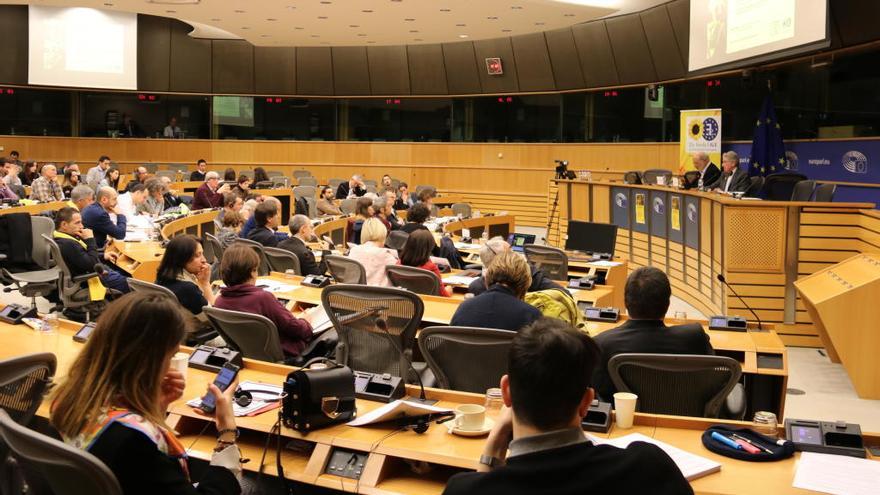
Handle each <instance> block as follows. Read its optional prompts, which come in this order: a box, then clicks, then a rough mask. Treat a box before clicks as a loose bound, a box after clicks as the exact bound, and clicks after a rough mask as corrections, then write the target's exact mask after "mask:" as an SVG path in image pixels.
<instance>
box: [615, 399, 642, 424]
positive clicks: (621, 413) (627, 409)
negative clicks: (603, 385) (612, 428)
mask: <svg viewBox="0 0 880 495" xmlns="http://www.w3.org/2000/svg"><path fill="white" fill-rule="evenodd" d="M638 399H639V396H638V395H636V394H631V393H629V392H617V393H616V394H614V417H615V419H616V421H617V427H618V428H623V429H628V428H632V425H633V417H634V416H635V414H636V401H637V400H638Z"/></svg>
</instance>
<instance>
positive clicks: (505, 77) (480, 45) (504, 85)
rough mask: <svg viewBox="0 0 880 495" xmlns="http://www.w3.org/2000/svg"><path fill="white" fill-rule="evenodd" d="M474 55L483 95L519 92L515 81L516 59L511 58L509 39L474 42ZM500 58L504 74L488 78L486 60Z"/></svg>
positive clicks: (511, 48)
mask: <svg viewBox="0 0 880 495" xmlns="http://www.w3.org/2000/svg"><path fill="white" fill-rule="evenodd" d="M474 55H475V56H476V63H477V73H478V74H479V76H480V85H481V86H482V88H483V93H515V92H517V91H519V90H520V89H519V81H518V80H517V71H516V59H515V58H514V56H513V46H512V45H511V43H510V38H495V39H490V40H479V41H474ZM491 57H500V58H501V65H502V67H503V69H504V73H503V74H502V75H500V76H490V75H489V73H488V71H487V69H486V59H487V58H491Z"/></svg>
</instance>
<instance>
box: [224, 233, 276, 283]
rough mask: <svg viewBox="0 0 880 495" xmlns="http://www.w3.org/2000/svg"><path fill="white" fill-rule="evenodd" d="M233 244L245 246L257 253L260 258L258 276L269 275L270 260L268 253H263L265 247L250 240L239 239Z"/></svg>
mask: <svg viewBox="0 0 880 495" xmlns="http://www.w3.org/2000/svg"><path fill="white" fill-rule="evenodd" d="M233 244H244V245H245V246H247V247H249V248H251V249H253V250H254V251H256V253H257V255H258V256H259V257H260V267H259V268H258V270H257V275H259V276H261V277H264V276H266V275H268V274H269V270H270V267H269V260H267V259H266V252H265V251H263V245H262V244H260V243H259V242H257V241H252V240H250V239H242V238H238V239H236V240H235V242H234V243H233Z"/></svg>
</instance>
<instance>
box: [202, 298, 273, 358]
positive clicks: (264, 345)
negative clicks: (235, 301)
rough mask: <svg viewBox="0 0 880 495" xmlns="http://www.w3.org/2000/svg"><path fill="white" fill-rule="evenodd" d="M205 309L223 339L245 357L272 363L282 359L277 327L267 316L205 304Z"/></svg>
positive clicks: (206, 314)
mask: <svg viewBox="0 0 880 495" xmlns="http://www.w3.org/2000/svg"><path fill="white" fill-rule="evenodd" d="M204 312H205V316H207V317H208V320H210V321H211V324H212V325H213V326H214V328H216V329H217V331H218V332H219V333H220V335H221V336H222V337H223V340H225V341H226V343H227V344H229V345H231V346H232V347H234V348H236V349H238V350H239V351H241V354H242V355H243V356H244V357H246V358H250V359H258V360H260V361H269V362H272V363H278V362H281V361H284V351H283V350H282V349H281V340H280V339H279V337H278V329H277V328H276V327H275V324H274V323H272V320H270V319H269V318H266V317H265V316H262V315H256V314H252V313H243V312H241V311H230V310H228V309H220V308H213V307H205V309H204Z"/></svg>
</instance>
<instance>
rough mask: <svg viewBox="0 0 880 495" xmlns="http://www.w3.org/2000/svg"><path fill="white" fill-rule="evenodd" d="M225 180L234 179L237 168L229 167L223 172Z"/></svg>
mask: <svg viewBox="0 0 880 495" xmlns="http://www.w3.org/2000/svg"><path fill="white" fill-rule="evenodd" d="M223 180H224V181H230V182H231V181H234V180H235V169H233V168H232V167H227V168H226V171H225V172H223Z"/></svg>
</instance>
